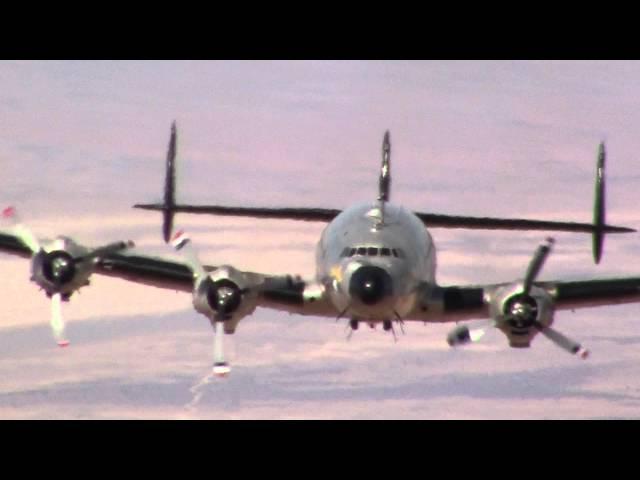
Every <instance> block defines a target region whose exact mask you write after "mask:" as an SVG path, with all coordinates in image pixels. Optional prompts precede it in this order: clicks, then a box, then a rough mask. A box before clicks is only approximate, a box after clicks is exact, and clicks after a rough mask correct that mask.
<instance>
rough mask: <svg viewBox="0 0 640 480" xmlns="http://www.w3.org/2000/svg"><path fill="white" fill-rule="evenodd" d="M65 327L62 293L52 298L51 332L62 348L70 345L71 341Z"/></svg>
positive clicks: (55, 294)
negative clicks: (65, 332)
mask: <svg viewBox="0 0 640 480" xmlns="http://www.w3.org/2000/svg"><path fill="white" fill-rule="evenodd" d="M64 327H65V325H64V320H63V318H62V295H61V294H60V293H54V294H53V295H52V296H51V331H52V332H53V338H54V339H55V340H56V342H57V343H58V345H59V346H61V347H66V346H67V345H69V340H67V339H66V338H65V335H64Z"/></svg>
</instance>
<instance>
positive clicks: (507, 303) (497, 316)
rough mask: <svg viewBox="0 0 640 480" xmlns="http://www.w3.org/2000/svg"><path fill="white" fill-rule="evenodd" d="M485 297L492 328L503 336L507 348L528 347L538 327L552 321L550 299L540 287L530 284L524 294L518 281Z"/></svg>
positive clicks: (549, 323) (552, 310) (548, 324)
mask: <svg viewBox="0 0 640 480" xmlns="http://www.w3.org/2000/svg"><path fill="white" fill-rule="evenodd" d="M485 300H486V301H487V303H488V304H489V313H490V315H491V318H493V319H494V321H495V322H496V324H495V326H496V328H499V329H500V330H501V331H502V332H503V333H504V334H505V335H506V336H507V338H508V340H509V346H511V347H514V348H528V347H529V346H530V345H531V340H532V339H533V337H535V336H536V334H537V333H538V332H539V331H540V330H539V328H538V326H542V327H548V326H550V325H551V324H552V323H553V313H554V306H553V299H552V298H551V296H550V295H549V293H547V291H546V290H544V289H542V288H540V287H536V286H532V287H531V290H530V291H529V293H528V294H526V293H524V287H523V284H522V283H514V284H511V285H507V286H504V287H500V288H498V289H497V290H495V291H494V292H493V293H491V294H489V298H488V299H485ZM536 325H538V326H536Z"/></svg>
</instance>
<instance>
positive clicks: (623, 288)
mask: <svg viewBox="0 0 640 480" xmlns="http://www.w3.org/2000/svg"><path fill="white" fill-rule="evenodd" d="M176 156H177V128H176V124H175V122H174V123H173V124H172V127H171V134H170V140H169V147H168V151H167V156H166V170H165V185H164V198H163V201H162V203H152V204H136V205H134V208H138V209H144V210H150V211H158V212H161V213H162V235H163V239H164V241H165V242H166V243H170V244H171V245H172V246H173V248H174V249H175V250H176V251H178V252H180V253H181V254H182V255H183V259H184V261H176V260H173V259H168V258H162V257H157V256H149V255H144V254H140V253H139V252H134V251H130V250H128V251H117V252H116V251H110V252H108V253H107V254H105V255H100V256H99V259H98V260H97V262H96V264H95V266H94V271H95V273H98V274H102V275H107V276H112V277H117V278H121V279H124V280H127V281H131V282H136V283H140V284H144V285H149V286H154V287H159V288H164V289H172V290H178V291H183V292H188V293H191V294H192V301H193V306H194V308H195V310H196V311H197V312H198V313H200V314H202V315H204V316H205V317H207V319H208V320H209V322H210V323H211V325H212V327H213V329H214V363H213V369H212V371H213V373H214V374H215V375H217V376H226V375H228V374H229V373H230V365H229V363H228V362H227V361H226V358H225V355H224V348H223V345H224V344H223V338H224V336H225V334H233V333H235V331H236V329H237V327H238V324H239V322H240V321H241V320H242V319H243V318H245V317H247V316H248V315H251V314H252V313H253V312H254V311H255V310H256V308H257V307H261V308H271V309H275V310H279V311H283V312H289V313H294V314H299V315H307V316H317V317H331V318H336V319H342V318H345V319H347V320H348V326H349V327H350V329H351V331H350V334H351V333H353V331H355V330H357V329H358V328H359V326H360V325H361V324H364V325H369V326H371V327H376V326H378V325H380V324H381V325H382V327H383V330H385V331H391V332H392V333H393V335H394V337H395V329H394V324H395V325H398V326H400V328H402V326H403V324H404V322H424V323H425V324H426V323H430V322H436V323H444V322H455V323H456V326H455V327H454V328H453V329H452V330H451V331H450V333H449V334H448V336H447V339H446V340H447V342H448V344H449V345H450V346H452V347H458V346H461V345H466V344H470V343H474V342H477V341H478V340H479V339H480V338H481V337H482V335H483V334H484V333H485V332H486V331H487V330H488V329H489V328H497V329H498V330H499V331H501V332H502V333H503V334H504V335H505V336H506V338H507V341H508V344H509V346H510V347H513V348H528V347H530V345H531V342H532V340H533V339H534V337H536V335H537V334H538V333H542V334H543V336H545V337H547V338H548V339H549V340H551V341H552V342H553V343H554V344H556V345H557V346H559V347H561V348H563V349H564V350H566V351H568V352H569V353H572V354H574V355H577V356H578V357H580V358H587V356H588V353H589V352H588V350H587V349H586V348H585V347H583V346H582V345H581V344H580V343H579V342H577V341H575V340H572V339H571V338H569V337H567V336H565V335H563V334H562V333H560V332H559V331H557V330H556V329H554V328H553V327H552V324H553V322H554V316H555V312H556V311H557V310H567V309H571V310H573V309H577V308H585V307H594V306H600V305H610V304H620V303H630V302H638V301H640V277H627V278H601V279H592V280H586V281H561V280H558V281H538V280H537V277H538V275H539V273H540V272H541V270H542V268H543V266H544V263H545V261H546V260H547V258H548V256H549V254H550V252H551V250H552V247H553V243H554V240H553V239H552V238H547V239H546V240H545V241H544V242H543V243H542V244H541V245H540V246H539V247H538V248H537V250H536V251H535V252H534V255H533V257H532V259H531V261H530V263H529V265H528V267H527V269H526V271H525V272H524V276H523V277H522V278H521V279H517V280H515V281H510V282H504V283H498V284H486V285H449V286H443V285H439V284H438V283H437V281H436V247H435V244H434V241H433V238H432V236H431V234H430V232H429V228H465V229H491V230H536V231H563V232H582V233H587V234H591V236H592V250H593V258H594V262H595V263H598V262H599V261H600V259H601V257H602V254H603V244H604V238H605V235H606V234H617V233H629V232H635V231H636V230H634V229H631V228H627V227H618V226H612V225H608V224H607V223H606V221H605V213H606V212H605V159H606V151H605V146H604V143H601V144H600V145H599V147H598V153H597V168H596V182H595V201H594V209H593V212H594V215H593V222H592V223H578V222H559V221H545V220H534V219H522V218H492V217H471V216H456V215H444V214H434V213H422V212H414V211H410V210H407V209H405V208H403V207H401V206H398V205H395V204H393V203H391V141H390V135H389V132H388V131H387V132H386V133H385V134H384V138H383V143H382V164H381V168H380V173H379V179H378V194H377V197H376V198H375V199H374V200H373V201H369V202H365V203H361V204H357V205H354V206H350V207H348V208H346V209H344V210H337V209H326V208H295V207H294V208H291V207H284V208H267V207H237V206H235V207H234V206H223V205H187V204H179V203H176V185H175V163H176ZM177 213H190V214H207V215H218V216H242V217H251V218H257V219H263V218H268V219H290V220H300V221H308V222H324V223H326V224H327V225H326V227H325V228H324V230H323V232H322V234H321V237H320V239H319V242H318V244H317V247H316V252H315V259H316V274H315V277H314V278H311V279H302V278H301V277H300V276H298V275H293V274H288V275H270V274H262V273H258V272H250V271H241V270H238V269H236V268H234V267H233V266H232V265H218V266H211V265H204V264H203V263H202V262H201V260H200V259H199V257H198V254H197V252H196V250H195V248H194V246H193V244H192V242H191V240H190V238H189V237H188V235H187V234H186V233H185V232H183V231H178V232H176V233H174V232H173V224H174V220H175V215H176V214H177ZM0 251H4V252H7V253H13V254H20V253H22V254H24V252H25V251H33V249H32V248H31V249H30V248H28V247H27V246H26V244H25V239H24V237H20V236H18V235H16V234H15V233H11V232H6V233H1V232H0ZM478 318H483V319H487V323H486V325H485V326H484V327H482V328H479V329H474V330H471V329H470V328H469V327H468V326H467V325H466V324H459V325H458V322H463V321H468V320H476V319H478Z"/></svg>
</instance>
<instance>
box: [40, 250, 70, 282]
mask: <svg viewBox="0 0 640 480" xmlns="http://www.w3.org/2000/svg"><path fill="white" fill-rule="evenodd" d="M75 274H76V266H75V262H74V260H73V257H72V256H71V255H69V254H68V253H67V252H65V251H64V250H56V251H53V252H49V253H46V254H44V257H43V259H42V275H43V276H44V278H45V279H46V280H47V281H49V282H51V283H53V284H54V285H56V286H60V285H64V284H66V283H69V282H70V281H71V280H73V277H74V276H75Z"/></svg>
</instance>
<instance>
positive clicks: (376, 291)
mask: <svg viewBox="0 0 640 480" xmlns="http://www.w3.org/2000/svg"><path fill="white" fill-rule="evenodd" d="M391 293H392V285H391V276H390V275H389V273H387V271H386V270H385V269H384V268H381V267H376V266H373V265H365V266H362V267H360V268H358V269H357V270H356V271H355V272H353V274H352V275H351V280H350V281H349V294H350V295H351V296H352V297H354V298H356V299H358V300H360V301H361V302H362V303H364V304H365V305H375V304H377V303H380V302H381V301H382V300H383V299H384V298H386V297H388V296H390V295H391Z"/></svg>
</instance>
